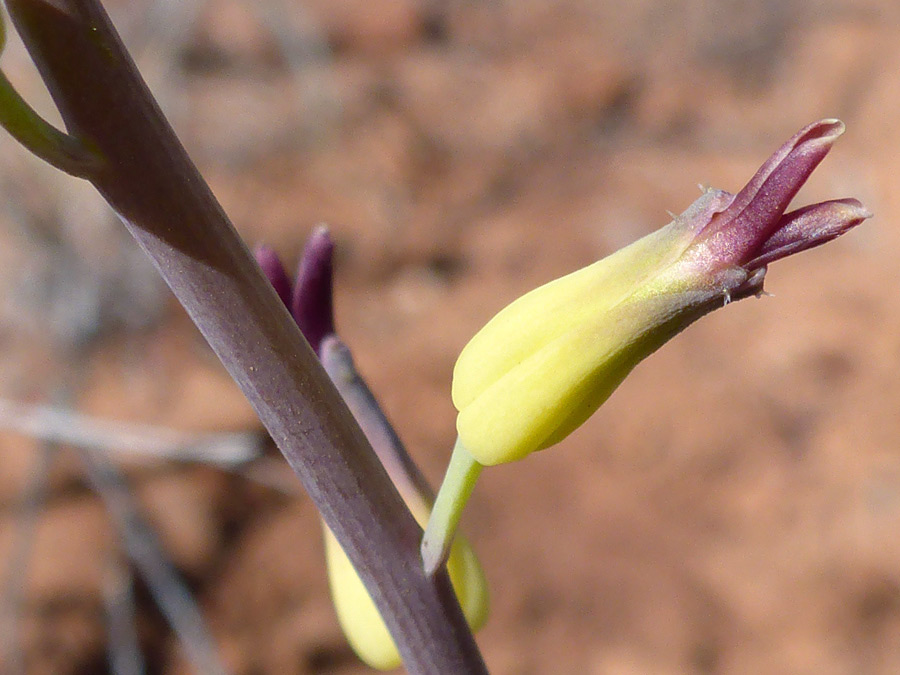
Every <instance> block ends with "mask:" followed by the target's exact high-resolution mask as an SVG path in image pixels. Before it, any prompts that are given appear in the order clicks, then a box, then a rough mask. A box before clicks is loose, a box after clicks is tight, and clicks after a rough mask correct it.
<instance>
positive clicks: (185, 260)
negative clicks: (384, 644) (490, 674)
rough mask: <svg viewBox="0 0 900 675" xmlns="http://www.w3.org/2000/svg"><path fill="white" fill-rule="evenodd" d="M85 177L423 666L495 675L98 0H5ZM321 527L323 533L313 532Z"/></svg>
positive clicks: (407, 658) (409, 660)
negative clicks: (94, 154)
mask: <svg viewBox="0 0 900 675" xmlns="http://www.w3.org/2000/svg"><path fill="white" fill-rule="evenodd" d="M7 6H8V8H9V12H10V15H11V16H12V18H13V20H14V22H15V24H16V27H17V29H18V31H19V33H20V34H21V35H22V37H23V40H24V41H25V44H26V46H27V48H28V50H29V52H30V53H31V56H32V58H33V59H34V61H35V63H36V64H37V66H38V69H39V70H40V72H41V74H42V76H43V78H44V81H45V82H46V84H47V87H48V88H49V90H50V93H51V95H52V96H53V99H54V101H55V102H56V105H57V107H58V108H59V111H60V114H61V115H62V117H63V120H64V121H65V124H66V127H67V129H68V131H69V133H70V134H72V135H73V136H76V137H78V138H80V139H84V140H85V141H86V142H87V143H88V144H89V145H91V146H92V147H95V148H96V149H97V150H98V151H99V154H100V155H101V156H103V157H104V158H105V160H106V161H105V163H104V164H103V165H102V166H100V167H99V168H96V169H94V170H92V172H91V173H90V175H88V176H87V178H88V179H89V180H90V181H91V182H92V183H93V184H94V185H95V186H96V188H97V189H98V190H99V191H100V193H101V194H102V195H103V196H104V197H105V198H106V200H107V201H108V202H109V203H110V204H111V205H112V206H113V208H114V209H115V210H116V211H117V212H118V213H119V215H120V216H121V217H122V219H123V221H124V222H125V225H126V226H127V227H128V229H129V231H130V232H131V233H132V234H133V235H134V237H135V238H136V239H137V240H138V242H139V243H140V245H141V246H142V247H143V248H144V250H145V251H146V252H147V254H148V255H149V256H150V257H151V258H152V260H153V261H154V264H155V265H156V266H157V268H158V269H159V271H160V273H161V274H162V276H163V277H164V278H165V280H166V282H167V283H168V284H169V286H170V287H171V288H172V291H173V292H174V293H175V295H176V296H177V297H178V299H179V300H180V301H181V303H182V304H183V305H184V307H185V309H186V310H187V312H188V314H189V315H190V316H191V318H192V319H193V320H194V322H195V323H196V324H197V326H198V327H199V329H200V331H201V332H202V333H203V335H204V337H205V338H206V339H207V341H208V342H209V344H210V345H211V346H212V348H213V349H214V350H215V352H216V354H218V356H219V358H220V359H221V360H222V362H223V364H224V365H225V367H226V368H227V369H228V371H229V373H231V375H232V377H233V378H234V379H235V381H236V382H237V383H238V385H239V386H240V388H241V389H242V391H243V392H244V394H245V395H246V396H247V398H248V399H249V401H250V403H251V404H252V405H253V407H254V409H255V410H256V412H257V414H258V415H259V418H260V420H261V421H262V423H263V424H264V425H265V427H266V428H267V429H268V431H269V433H270V434H271V435H272V438H273V439H274V440H275V442H276V444H277V445H278V447H279V448H280V449H281V451H282V452H283V453H284V455H285V457H286V458H287V460H288V462H289V463H290V465H291V467H292V468H293V469H294V471H295V472H296V473H297V475H298V476H299V477H300V480H301V481H302V483H303V485H304V487H305V488H306V490H307V492H308V493H309V495H310V497H311V498H312V500H313V501H314V502H315V504H316V506H317V507H318V509H319V510H320V511H321V514H322V517H323V519H324V520H325V522H326V524H327V525H328V527H329V528H330V529H331V531H332V532H334V534H335V536H336V537H337V539H338V541H339V542H340V543H341V545H342V546H343V547H344V550H345V551H346V553H347V555H348V557H349V558H350V560H351V561H352V562H353V564H354V565H355V566H356V568H357V570H358V571H359V573H360V576H361V577H362V579H363V581H364V583H365V585H366V587H367V588H368V589H369V591H370V593H371V594H372V597H373V600H374V601H375V604H376V605H377V606H378V608H379V610H380V611H381V613H382V615H383V616H384V619H385V622H386V623H387V626H388V628H389V629H390V631H391V633H392V635H393V636H394V638H395V640H396V642H397V646H398V648H399V650H400V654H401V656H402V657H403V660H404V662H405V665H406V667H407V669H408V670H409V672H410V673H433V674H435V675H448V674H451V673H486V672H487V671H486V668H485V666H484V662H483V661H482V659H481V655H480V654H479V652H478V648H477V646H476V644H475V641H474V639H473V638H472V634H471V632H470V631H469V629H468V627H467V625H466V622H465V619H464V618H463V615H462V612H461V610H460V609H459V605H458V603H457V601H456V597H455V595H454V594H453V591H452V588H451V586H450V583H449V579H448V578H447V575H446V574H445V573H444V574H441V575H439V576H438V577H437V578H436V579H434V580H429V579H428V578H427V577H426V576H425V574H424V571H423V569H422V567H421V561H420V559H419V552H418V549H419V540H420V539H421V530H420V528H419V527H418V525H417V524H416V522H415V520H414V519H413V517H412V515H411V514H410V513H409V511H408V510H407V509H406V507H405V506H404V504H403V501H402V500H401V498H400V496H399V494H398V493H397V490H396V489H395V488H394V486H393V485H392V484H391V482H390V480H389V479H388V476H387V474H386V472H385V471H384V469H383V467H382V466H381V464H380V463H379V462H378V460H377V458H376V457H375V455H374V453H373V452H372V450H371V448H370V446H369V444H368V442H367V441H366V439H365V436H364V435H363V434H362V432H361V431H360V429H359V426H358V425H357V424H356V423H355V421H354V420H353V418H352V416H351V414H350V412H349V411H348V410H347V407H346V406H345V405H344V404H343V402H342V401H341V399H340V397H339V395H338V394H337V392H336V390H335V388H334V386H333V385H332V384H331V382H330V381H329V379H328V377H327V375H326V374H325V373H324V371H323V370H322V368H321V367H320V365H319V363H318V361H317V359H316V357H315V355H314V354H313V352H312V350H311V349H310V348H309V345H307V343H306V342H305V341H304V340H303V338H302V336H301V334H300V332H299V330H298V328H297V327H296V325H295V324H294V322H293V321H292V320H291V318H290V316H289V314H288V312H287V310H286V308H285V307H284V306H283V304H282V303H281V301H280V300H279V299H278V297H277V295H276V293H275V291H274V290H273V289H272V287H271V286H270V285H269V283H268V282H267V281H266V279H265V278H264V277H263V276H262V274H261V273H260V271H259V268H258V267H257V265H256V263H255V262H254V260H253V258H252V256H251V255H250V253H249V251H248V250H247V248H246V246H245V245H244V243H243V242H242V241H241V239H240V237H239V236H238V235H237V233H236V232H235V230H234V228H233V227H232V225H231V224H230V223H229V221H228V218H227V217H226V215H225V214H224V212H223V211H222V209H221V207H220V206H219V204H218V203H217V201H216V200H215V198H214V196H213V195H212V193H211V191H210V190H209V188H208V186H207V185H206V183H205V182H204V181H203V179H202V178H201V177H200V175H199V173H198V172H197V170H196V168H195V167H194V165H193V164H192V163H191V161H190V159H189V158H188V156H187V154H186V153H185V151H184V149H183V148H182V146H181V144H180V143H179V141H178V139H177V138H176V137H175V134H174V133H173V131H172V130H171V128H170V127H169V125H168V123H167V122H166V120H165V119H164V117H163V115H162V113H161V112H160V110H159V108H158V106H157V105H156V103H155V101H154V100H153V97H152V95H151V94H150V92H149V90H148V89H147V87H146V85H145V84H144V82H143V80H142V78H141V77H140V74H139V73H138V71H137V69H136V67H135V66H134V64H133V62H132V60H131V58H130V56H129V55H128V53H127V52H126V50H125V48H124V46H123V45H122V43H121V41H120V39H119V37H118V35H117V34H116V32H115V30H114V28H113V26H112V24H111V23H110V21H109V18H108V17H107V15H106V12H105V11H104V9H103V7H102V6H101V5H100V4H99V2H97V0H7ZM310 536H313V534H312V533H310Z"/></svg>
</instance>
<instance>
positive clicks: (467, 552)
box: [324, 513, 488, 670]
mask: <svg viewBox="0 0 900 675" xmlns="http://www.w3.org/2000/svg"><path fill="white" fill-rule="evenodd" d="M414 515H416V514H414ZM425 515H426V517H427V515H428V514H427V513H426V514H425ZM417 519H418V518H417ZM420 524H422V525H424V521H422V520H420ZM324 530H325V560H326V564H327V566H328V582H329V585H330V587H331V597H332V600H333V601H334V607H335V610H336V611H337V616H338V621H339V622H340V624H341V628H342V629H343V631H344V635H345V636H346V637H347V641H348V642H349V643H350V646H351V647H353V651H355V652H356V654H357V655H358V656H359V658H360V659H362V660H363V661H364V662H365V663H366V664H367V665H369V666H371V667H372V668H377V669H378V670H390V669H392V668H397V667H398V666H399V665H400V663H401V661H400V654H399V653H398V652H397V647H396V645H395V644H394V640H393V638H392V637H391V636H390V633H388V629H387V626H385V624H384V621H383V620H382V618H381V615H380V614H379V613H378V610H377V609H376V608H375V604H374V603H373V602H372V598H371V597H370V596H369V593H368V591H366V588H365V586H363V583H362V581H361V580H360V578H359V575H358V574H357V573H356V570H354V569H353V565H352V564H350V560H349V558H347V556H346V555H345V554H344V551H343V549H341V546H340V544H339V543H338V541H337V539H335V538H334V535H333V534H332V533H331V531H330V530H329V529H328V528H327V527H325V528H324ZM447 570H448V572H449V573H450V581H451V582H452V584H453V589H454V590H455V591H456V597H457V598H459V604H460V606H461V607H462V610H463V614H465V616H466V620H467V621H468V622H469V626H470V627H471V628H472V630H473V631H477V630H478V629H480V628H481V627H482V626H483V625H484V623H485V621H486V620H487V615H488V593H487V582H486V581H485V578H484V572H483V571H482V569H481V564H480V563H479V562H478V558H477V557H476V556H475V553H474V551H472V548H471V547H470V546H469V543H468V542H467V541H466V540H465V538H464V537H462V536H457V537H456V539H455V541H454V542H453V546H452V548H451V550H450V558H449V560H448V561H447Z"/></svg>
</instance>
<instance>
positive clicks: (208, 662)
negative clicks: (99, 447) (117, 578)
mask: <svg viewBox="0 0 900 675" xmlns="http://www.w3.org/2000/svg"><path fill="white" fill-rule="evenodd" d="M79 456H80V457H81V460H82V463H83V464H84V467H85V473H86V475H87V478H88V481H89V482H90V484H91V487H92V488H93V489H94V490H95V491H96V492H97V494H99V495H100V497H101V498H102V499H103V503H104V504H105V505H106V510H107V512H108V513H109V515H110V517H111V518H112V521H113V524H114V525H115V527H116V529H117V530H118V531H119V537H120V539H121V540H122V542H124V545H125V550H126V551H127V552H128V557H130V558H131V560H132V562H133V563H134V565H135V567H137V569H138V570H139V571H140V573H141V575H142V576H143V577H144V580H145V581H146V583H147V588H148V589H149V590H150V593H151V594H152V595H153V597H154V599H155V600H156V604H157V605H159V608H160V610H161V611H162V613H163V614H164V615H165V617H166V619H167V620H168V621H169V624H170V625H171V626H172V629H173V630H174V631H175V633H176V634H177V635H178V638H179V640H181V642H182V644H183V645H184V648H185V651H186V653H187V655H188V657H189V658H190V659H191V660H192V661H193V662H194V665H195V667H196V668H197V672H200V673H204V674H206V673H209V674H210V675H225V674H226V673H227V672H228V671H227V670H226V669H225V666H224V665H223V664H222V663H221V661H220V660H219V657H218V655H217V650H216V646H215V642H214V640H213V638H212V635H211V634H210V632H209V629H208V628H207V626H206V621H205V620H204V618H203V615H202V614H201V612H200V608H199V607H197V603H196V602H195V601H194V598H193V596H192V595H191V591H190V589H189V588H188V587H187V586H186V585H185V583H184V581H182V579H181V577H180V576H179V574H178V571H177V570H176V569H175V568H174V566H173V565H172V563H171V562H169V560H168V558H167V557H166V555H165V553H164V552H163V548H162V546H160V544H159V542H158V541H157V539H156V535H155V534H154V532H153V530H152V529H151V528H150V527H149V526H148V525H147V523H146V522H145V520H144V519H143V518H142V517H141V514H140V512H139V511H138V508H137V504H136V503H135V500H134V496H133V495H132V494H131V490H130V489H129V487H128V484H127V483H126V482H125V478H124V476H122V474H121V472H120V471H119V469H118V468H117V467H116V466H115V464H113V463H112V462H110V461H109V459H108V458H107V457H105V456H104V455H103V454H101V453H97V452H93V451H91V450H85V449H84V448H81V449H80V450H79Z"/></svg>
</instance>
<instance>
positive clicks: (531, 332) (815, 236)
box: [453, 119, 870, 465]
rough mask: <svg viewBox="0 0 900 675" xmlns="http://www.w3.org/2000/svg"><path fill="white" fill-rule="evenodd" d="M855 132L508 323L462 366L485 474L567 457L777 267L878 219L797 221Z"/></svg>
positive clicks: (806, 141) (820, 216)
mask: <svg viewBox="0 0 900 675" xmlns="http://www.w3.org/2000/svg"><path fill="white" fill-rule="evenodd" d="M843 132H844V125H843V123H842V122H840V121H839V120H832V119H829V120H822V121H820V122H816V123H814V124H811V125H809V126H807V127H805V128H803V129H801V130H800V131H799V132H798V133H797V134H796V135H795V136H794V137H793V138H791V139H790V140H788V142H787V143H785V144H784V145H783V146H782V147H781V148H779V149H778V151H776V152H775V154H773V155H772V156H771V157H770V158H769V160H768V161H767V162H766V163H765V164H763V166H762V167H761V168H760V169H759V171H757V173H756V175H755V176H754V177H753V178H752V179H751V180H750V182H749V183H748V184H747V185H746V186H745V187H744V189H742V190H741V191H740V192H739V193H737V194H736V195H732V194H730V193H728V192H725V191H722V190H712V189H710V190H707V191H706V192H704V194H703V195H702V196H701V197H700V198H699V199H698V200H697V201H696V202H694V204H692V205H691V206H690V207H689V208H688V209H687V210H686V211H685V212H684V213H683V214H681V215H680V216H678V217H677V218H675V220H673V221H672V222H671V223H670V224H669V225H667V226H666V227H664V228H662V229H661V230H658V231H656V232H654V233H652V234H649V235H647V236H646V237H644V238H643V239H640V240H639V241H637V242H635V243H633V244H631V245H630V246H627V247H626V248H624V249H622V250H620V251H617V252H616V253H614V254H612V255H610V256H609V257H607V258H604V259H603V260H601V261H599V262H597V263H594V264H593V265H591V266H589V267H586V268H584V269H582V270H579V271H577V272H574V273H572V274H570V275H568V276H566V277H563V278H561V279H558V280H556V281H552V282H550V283H549V284H547V285H545V286H542V287H540V288H538V289H536V290H534V291H532V292H530V293H528V294H526V295H524V296H523V297H521V298H519V299H518V300H516V301H515V302H513V303H512V304H511V305H509V306H508V307H506V308H505V309H504V310H503V311H501V312H500V313H499V314H498V315H497V316H495V317H494V318H493V319H492V320H491V321H490V322H489V323H488V324H487V325H486V326H485V327H484V328H483V329H482V330H481V331H480V332H479V333H478V334H477V335H475V337H474V338H472V340H471V342H469V344H468V345H467V346H466V347H465V349H463V351H462V354H461V355H460V357H459V360H458V361H457V363H456V367H455V370H454V375H453V402H454V404H455V406H456V408H457V410H458V411H459V416H458V418H457V431H458V432H459V436H460V443H461V445H462V446H463V447H464V448H465V449H466V450H467V451H468V452H469V454H471V456H472V457H473V458H474V459H475V460H476V461H477V462H479V463H480V464H483V465H491V464H500V463H504V462H510V461H514V460H517V459H521V458H523V457H525V456H526V455H528V454H530V453H531V452H534V451H536V450H541V449H543V448H546V447H549V446H551V445H554V444H555V443H557V442H559V441H560V440H562V439H563V438H565V437H566V436H567V435H568V434H569V433H571V432H572V431H573V430H574V429H576V428H577V427H578V426H579V425H581V424H582V423H583V422H584V421H585V420H586V419H587V418H588V417H590V415H591V414H592V413H593V412H594V411H595V410H596V409H597V407H598V406H600V405H601V404H602V403H603V402H604V401H605V400H606V399H607V398H608V397H609V395H610V394H611V393H612V392H613V390H614V389H615V388H616V387H617V386H618V385H619V383H620V382H621V381H622V380H623V379H624V378H625V376H626V375H627V374H628V373H629V372H630V371H631V369H632V368H634V366H636V365H637V364H638V363H639V362H640V361H641V360H642V359H644V358H645V357H647V356H648V355H649V354H651V353H652V352H654V351H655V350H656V349H657V348H659V347H660V346H661V345H662V344H664V343H665V342H666V341H668V340H669V339H670V338H672V337H673V336H674V335H676V334H677V333H678V332H680V331H681V330H683V329H684V328H685V327H687V326H688V325H689V324H690V323H692V322H693V321H695V320H697V319H698V318H700V317H701V316H703V315H704V314H707V313H708V312H710V311H712V310H714V309H716V308H718V307H721V306H723V305H725V304H727V303H729V302H731V301H734V300H739V299H741V298H745V297H748V296H751V295H759V294H760V293H761V292H762V288H763V280H764V278H765V274H766V266H767V265H768V264H769V263H771V262H773V261H775V260H778V259H780V258H783V257H785V256H788V255H791V254H793V253H797V252H798V251H802V250H804V249H807V248H812V247H814V246H818V245H820V244H822V243H825V242H826V241H829V240H831V239H834V238H835V237H837V236H838V235H840V234H843V233H844V232H846V231H847V230H849V229H850V228H852V227H854V226H855V225H858V224H859V223H860V222H862V221H863V220H864V219H865V218H868V217H869V216H870V214H869V212H868V211H867V210H866V209H865V208H863V206H862V205H861V204H860V203H859V202H858V201H856V200H855V199H843V200H837V201H829V202H822V203H819V204H814V205H812V206H807V207H805V208H802V209H798V210H796V211H791V212H789V213H785V209H786V208H787V206H788V204H789V203H790V201H791V199H793V197H794V195H795V194H796V193H797V191H798V190H799V189H800V187H801V186H802V185H803V183H804V182H805V181H806V179H807V178H808V177H809V175H810V174H811V173H812V171H813V169H815V167H816V166H817V165H818V164H819V162H820V161H821V160H822V159H823V158H824V157H825V155H826V154H827V153H828V151H829V150H830V149H831V146H832V145H833V143H834V141H835V140H836V139H837V137H838V136H840V135H841V134H842V133H843Z"/></svg>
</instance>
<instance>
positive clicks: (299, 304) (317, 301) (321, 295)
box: [291, 225, 335, 353]
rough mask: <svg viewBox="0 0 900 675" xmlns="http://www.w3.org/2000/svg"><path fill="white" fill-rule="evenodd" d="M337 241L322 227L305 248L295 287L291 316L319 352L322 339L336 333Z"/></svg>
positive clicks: (316, 230) (317, 229)
mask: <svg viewBox="0 0 900 675" xmlns="http://www.w3.org/2000/svg"><path fill="white" fill-rule="evenodd" d="M333 256H334V241H333V240H332V239H331V235H330V234H329V232H328V228H327V227H326V226H325V225H319V226H318V227H317V228H316V229H315V230H314V231H313V233H312V234H311V235H310V237H309V239H308V240H307V242H306V246H305V248H304V249H303V255H302V257H301V259H300V265H299V266H298V269H297V282H296V284H295V285H294V294H293V302H292V303H291V314H293V316H294V320H295V321H296V322H297V325H298V326H300V330H301V331H302V332H303V335H304V336H305V337H306V340H307V341H308V342H309V344H310V346H312V348H313V349H314V350H315V351H316V353H319V350H320V347H321V343H322V340H323V339H324V338H325V337H326V336H328V335H331V334H333V333H334V332H335V330H334V310H333V301H332V276H333V266H332V259H333Z"/></svg>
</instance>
